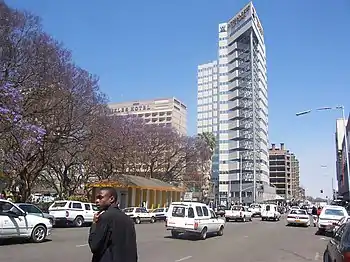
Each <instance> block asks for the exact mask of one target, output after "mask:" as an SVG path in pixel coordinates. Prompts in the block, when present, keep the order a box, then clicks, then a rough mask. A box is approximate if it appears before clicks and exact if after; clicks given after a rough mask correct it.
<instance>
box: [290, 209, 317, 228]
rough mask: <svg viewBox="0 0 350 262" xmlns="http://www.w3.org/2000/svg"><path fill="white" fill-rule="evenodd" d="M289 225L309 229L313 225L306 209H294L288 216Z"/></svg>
mask: <svg viewBox="0 0 350 262" xmlns="http://www.w3.org/2000/svg"><path fill="white" fill-rule="evenodd" d="M289 225H303V226H307V227H309V226H310V225H311V217H310V215H309V214H308V213H307V211H306V210H304V209H292V210H291V211H290V212H289V214H288V216H287V226H289Z"/></svg>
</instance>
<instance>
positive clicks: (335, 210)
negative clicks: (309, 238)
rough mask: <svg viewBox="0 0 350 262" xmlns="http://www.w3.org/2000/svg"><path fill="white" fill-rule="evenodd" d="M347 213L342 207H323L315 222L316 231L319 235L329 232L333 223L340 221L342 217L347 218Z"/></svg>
mask: <svg viewBox="0 0 350 262" xmlns="http://www.w3.org/2000/svg"><path fill="white" fill-rule="evenodd" d="M348 216H349V215H348V212H346V209H345V208H344V207H342V206H325V207H323V208H322V211H321V214H320V216H319V218H318V222H317V230H318V232H319V233H325V232H326V231H331V230H332V228H333V223H336V222H338V221H340V220H341V219H342V218H343V217H346V218H347V217H348Z"/></svg>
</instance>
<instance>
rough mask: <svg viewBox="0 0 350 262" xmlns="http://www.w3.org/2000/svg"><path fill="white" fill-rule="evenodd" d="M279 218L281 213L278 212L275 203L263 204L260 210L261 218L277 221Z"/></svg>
mask: <svg viewBox="0 0 350 262" xmlns="http://www.w3.org/2000/svg"><path fill="white" fill-rule="evenodd" d="M280 218H281V213H280V212H278V208H277V205H274V204H268V205H265V206H264V209H263V210H262V211H261V220H263V221H265V220H274V221H278V220H280Z"/></svg>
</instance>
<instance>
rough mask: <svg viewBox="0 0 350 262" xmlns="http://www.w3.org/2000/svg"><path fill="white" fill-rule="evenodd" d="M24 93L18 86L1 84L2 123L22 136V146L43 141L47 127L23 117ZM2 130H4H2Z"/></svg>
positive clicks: (0, 112)
mask: <svg viewBox="0 0 350 262" xmlns="http://www.w3.org/2000/svg"><path fill="white" fill-rule="evenodd" d="M23 99H24V97H23V95H22V93H21V91H20V90H19V89H18V88H15V87H13V86H11V85H10V84H4V85H0V105H1V107H0V123H2V124H3V126H6V127H7V128H6V129H5V130H12V133H14V134H16V136H18V138H22V139H20V140H22V146H24V147H27V146H28V145H29V144H31V143H34V144H37V143H40V144H41V143H42V141H43V138H44V136H45V134H46V131H45V129H43V128H42V127H40V126H38V125H36V124H33V123H32V122H31V121H30V120H29V119H24V118H23V109H22V107H21V104H22V102H23ZM0 132H2V130H0Z"/></svg>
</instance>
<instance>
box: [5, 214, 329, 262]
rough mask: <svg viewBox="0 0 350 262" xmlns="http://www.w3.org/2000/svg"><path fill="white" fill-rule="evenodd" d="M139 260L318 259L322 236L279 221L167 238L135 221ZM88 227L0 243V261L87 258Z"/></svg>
mask: <svg viewBox="0 0 350 262" xmlns="http://www.w3.org/2000/svg"><path fill="white" fill-rule="evenodd" d="M136 228H137V237H138V249H139V261H140V262H180V261H185V262H207V261H218V260H219V261H241V262H250V261H254V262H280V261H283V262H299V261H322V254H323V251H324V248H325V245H326V243H327V242H326V238H324V237H320V236H316V235H315V231H316V230H315V228H313V227H310V228H299V227H286V226H285V223H284V221H280V222H277V223H276V222H263V221H260V219H255V220H253V222H247V223H235V222H230V223H228V224H226V228H225V232H224V236H222V237H212V238H208V239H207V240H205V241H201V240H185V239H171V238H170V237H169V235H170V234H169V232H167V231H165V228H164V224H163V223H156V224H140V225H136ZM87 232H88V229H87V228H60V229H55V231H54V232H53V235H52V236H51V239H52V241H48V242H46V243H42V244H30V243H28V244H23V243H17V244H16V243H12V244H5V245H2V246H0V261H1V262H2V261H3V262H32V261H35V262H44V261H45V262H62V261H73V262H86V261H90V259H91V255H90V252H89V248H88V246H87V245H86V238H87Z"/></svg>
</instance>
